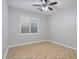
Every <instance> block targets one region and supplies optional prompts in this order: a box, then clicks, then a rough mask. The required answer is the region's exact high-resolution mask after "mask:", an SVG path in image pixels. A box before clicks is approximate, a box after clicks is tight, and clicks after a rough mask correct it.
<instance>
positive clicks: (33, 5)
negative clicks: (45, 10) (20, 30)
mask: <svg viewBox="0 0 79 59" xmlns="http://www.w3.org/2000/svg"><path fill="white" fill-rule="evenodd" d="M32 6H42V5H41V4H33V5H32Z"/></svg>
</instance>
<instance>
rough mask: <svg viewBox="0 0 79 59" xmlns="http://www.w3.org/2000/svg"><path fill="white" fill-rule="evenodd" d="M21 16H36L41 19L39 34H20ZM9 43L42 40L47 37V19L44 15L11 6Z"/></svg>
mask: <svg viewBox="0 0 79 59" xmlns="http://www.w3.org/2000/svg"><path fill="white" fill-rule="evenodd" d="M20 16H29V17H36V18H38V19H39V34H36V35H21V34H20V32H19V31H20ZM8 23H9V30H8V31H9V40H8V44H9V45H14V44H19V43H27V42H30V41H40V40H46V39H47V19H46V18H45V16H43V15H39V14H35V13H32V12H29V11H25V10H21V9H17V8H13V7H9V22H8Z"/></svg>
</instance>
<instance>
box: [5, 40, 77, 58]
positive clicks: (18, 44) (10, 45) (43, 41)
mask: <svg viewBox="0 0 79 59" xmlns="http://www.w3.org/2000/svg"><path fill="white" fill-rule="evenodd" d="M44 41H48V42H51V43H54V44H58V45H61V46H64V47H66V48H70V49H73V50H77V48H74V47H70V46H68V45H65V44H62V43H59V42H55V41H51V40H40V41H32V42H28V43H21V44H15V45H10V46H8V48H7V50H6V53H5V56H4V58H5V59H6V56H7V53H8V50H9V48H11V47H17V46H22V45H28V44H33V43H39V42H44Z"/></svg>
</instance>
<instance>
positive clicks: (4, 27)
mask: <svg viewBox="0 0 79 59" xmlns="http://www.w3.org/2000/svg"><path fill="white" fill-rule="evenodd" d="M7 47H8V4H7V0H2V59H4V58H3V56H4V55H5V53H6V49H7Z"/></svg>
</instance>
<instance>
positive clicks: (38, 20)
mask: <svg viewBox="0 0 79 59" xmlns="http://www.w3.org/2000/svg"><path fill="white" fill-rule="evenodd" d="M21 17H25V19H34V20H37V33H31V20H30V25H29V26H30V27H29V33H21V20H23V19H21ZM19 23H20V27H19V28H20V35H37V34H39V19H38V18H36V17H27V16H20V22H19Z"/></svg>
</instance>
